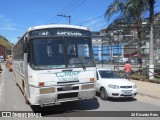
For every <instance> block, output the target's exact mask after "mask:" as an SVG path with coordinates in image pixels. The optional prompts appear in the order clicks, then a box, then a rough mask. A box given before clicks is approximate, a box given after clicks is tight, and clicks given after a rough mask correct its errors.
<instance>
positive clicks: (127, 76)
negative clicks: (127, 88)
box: [124, 61, 131, 80]
mask: <svg viewBox="0 0 160 120" xmlns="http://www.w3.org/2000/svg"><path fill="white" fill-rule="evenodd" d="M124 71H125V77H126V79H128V80H129V75H130V72H131V65H130V63H129V62H128V61H126V63H125V65H124Z"/></svg>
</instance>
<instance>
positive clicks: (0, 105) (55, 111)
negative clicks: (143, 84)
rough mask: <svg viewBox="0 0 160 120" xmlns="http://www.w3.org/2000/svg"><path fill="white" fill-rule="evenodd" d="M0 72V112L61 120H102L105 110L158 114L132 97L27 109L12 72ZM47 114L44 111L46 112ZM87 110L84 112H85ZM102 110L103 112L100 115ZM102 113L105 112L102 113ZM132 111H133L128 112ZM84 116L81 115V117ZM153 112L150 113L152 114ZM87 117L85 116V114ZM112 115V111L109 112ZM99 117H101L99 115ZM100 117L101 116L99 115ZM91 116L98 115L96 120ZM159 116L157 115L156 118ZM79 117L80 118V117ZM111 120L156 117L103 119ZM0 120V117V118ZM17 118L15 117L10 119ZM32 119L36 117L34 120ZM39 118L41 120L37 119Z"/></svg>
mask: <svg viewBox="0 0 160 120" xmlns="http://www.w3.org/2000/svg"><path fill="white" fill-rule="evenodd" d="M3 67H4V70H3V72H1V73H0V111H1V112H3V111H19V112H22V111H24V112H25V111H29V112H35V113H37V112H39V111H41V115H42V117H43V119H44V117H45V119H58V120H60V119H62V120H66V119H67V120H68V119H69V120H72V119H76V120H78V119H87V120H89V119H95V120H97V119H105V120H106V116H105V115H106V114H110V113H107V112H106V111H110V112H111V111H113V113H114V111H115V113H116V111H122V113H121V112H119V114H123V113H124V112H123V111H131V113H130V114H132V113H133V114H134V113H135V111H137V112H138V111H151V113H152V111H160V105H159V104H157V105H156V104H153V103H149V102H145V100H143V99H141V97H138V95H137V97H135V98H133V99H110V100H109V101H102V100H101V99H100V98H99V96H98V95H97V96H96V98H95V99H92V100H81V101H74V102H67V103H63V104H61V105H57V106H52V107H42V108H41V107H38V106H30V105H26V104H25V100H24V97H23V95H22V92H21V91H20V89H19V87H18V86H16V83H15V80H14V77H13V72H9V71H8V69H5V66H3ZM46 111H48V112H46ZM86 111H87V112H86ZM98 111H100V112H98ZM102 111H103V112H102ZM104 111H105V112H104ZM132 111H133V112H132ZM84 113H85V114H84ZM153 113H154V112H153ZM86 114H87V115H88V117H87V115H86ZM111 114H112V112H111ZM100 115H102V116H100ZM103 115H104V116H103ZM95 116H99V117H98V118H97V117H95ZM159 116H160V115H159ZM80 117H83V118H80ZM107 118H111V119H112V120H132V119H133V120H136V119H138V120H150V119H151V118H152V119H155V120H157V117H154V118H153V117H127V116H126V117H114V116H111V117H107ZM0 119H1V118H0ZM13 119H15V120H16V119H17V118H13ZM34 119H36V118H34ZM37 119H38V120H39V119H42V118H37Z"/></svg>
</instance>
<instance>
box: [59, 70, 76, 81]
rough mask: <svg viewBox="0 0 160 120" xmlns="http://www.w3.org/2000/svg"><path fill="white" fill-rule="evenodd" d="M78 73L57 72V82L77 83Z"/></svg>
mask: <svg viewBox="0 0 160 120" xmlns="http://www.w3.org/2000/svg"><path fill="white" fill-rule="evenodd" d="M78 74H79V71H67V72H58V73H56V76H57V78H58V82H70V81H78Z"/></svg>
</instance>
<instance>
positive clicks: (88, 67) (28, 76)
mask: <svg viewBox="0 0 160 120" xmlns="http://www.w3.org/2000/svg"><path fill="white" fill-rule="evenodd" d="M13 71H14V77H15V80H16V84H17V85H18V86H19V87H20V88H21V90H22V92H23V94H24V97H25V101H26V103H27V104H30V105H41V106H50V105H56V104H59V103H61V102H67V101H75V100H80V99H92V98H94V97H95V88H94V83H95V81H96V75H95V73H96V68H95V63H94V58H93V51H92V41H91V32H90V31H89V30H88V29H87V28H86V27H82V26H74V25H62V24H59V25H58V24H57V25H56V24H55V25H42V26H34V27H30V28H29V29H28V30H27V32H26V33H25V34H24V35H23V37H21V38H20V39H19V41H18V42H17V43H16V44H15V46H14V47H13Z"/></svg>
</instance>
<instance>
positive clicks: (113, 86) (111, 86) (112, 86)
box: [108, 84, 119, 89]
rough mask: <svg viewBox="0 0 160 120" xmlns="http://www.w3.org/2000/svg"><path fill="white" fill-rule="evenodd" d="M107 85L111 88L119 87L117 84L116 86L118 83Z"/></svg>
mask: <svg viewBox="0 0 160 120" xmlns="http://www.w3.org/2000/svg"><path fill="white" fill-rule="evenodd" d="M108 87H110V88H112V89H119V86H118V85H112V84H109V85H108Z"/></svg>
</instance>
